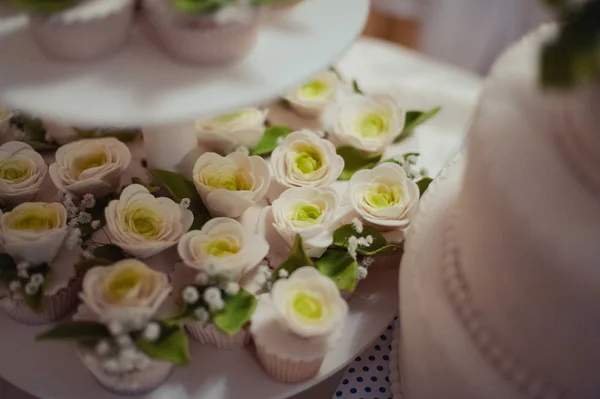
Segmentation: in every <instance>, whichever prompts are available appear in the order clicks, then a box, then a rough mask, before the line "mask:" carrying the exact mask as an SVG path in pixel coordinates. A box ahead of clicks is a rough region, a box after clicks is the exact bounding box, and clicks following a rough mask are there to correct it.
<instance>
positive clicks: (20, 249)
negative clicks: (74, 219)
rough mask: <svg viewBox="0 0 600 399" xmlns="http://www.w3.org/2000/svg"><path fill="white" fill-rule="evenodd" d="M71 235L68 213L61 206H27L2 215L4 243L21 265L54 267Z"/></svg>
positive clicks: (0, 232) (1, 239) (0, 227)
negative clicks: (53, 261) (66, 240)
mask: <svg viewBox="0 0 600 399" xmlns="http://www.w3.org/2000/svg"><path fill="white" fill-rule="evenodd" d="M66 235H67V210H66V209H65V207H64V206H63V205H62V204H59V203H43V202H26V203H24V204H21V205H18V206H16V207H15V208H14V209H13V210H12V211H10V212H6V213H4V214H0V242H1V243H2V246H3V247H4V250H5V251H6V252H7V253H8V254H9V255H10V256H12V257H13V258H14V259H15V260H16V261H17V262H21V261H26V262H29V263H31V264H32V265H39V264H42V263H50V262H51V261H52V260H53V259H54V258H55V257H56V255H57V254H58V251H59V249H60V248H61V246H62V244H63V241H64V239H65V237H66Z"/></svg>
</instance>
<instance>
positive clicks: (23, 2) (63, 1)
mask: <svg viewBox="0 0 600 399" xmlns="http://www.w3.org/2000/svg"><path fill="white" fill-rule="evenodd" d="M77 2H78V0H52V1H48V0H7V3H8V4H10V5H12V6H14V7H17V8H20V9H22V10H25V11H29V12H35V13H54V12H59V11H63V10H66V9H68V8H70V7H73V6H75V5H76V4H77Z"/></svg>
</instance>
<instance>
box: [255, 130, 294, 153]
mask: <svg viewBox="0 0 600 399" xmlns="http://www.w3.org/2000/svg"><path fill="white" fill-rule="evenodd" d="M293 131H294V130H293V129H291V128H289V127H286V126H270V127H268V128H267V129H265V132H264V133H263V136H262V138H261V139H260V141H259V142H258V144H256V146H255V147H254V148H252V149H251V150H250V155H260V156H265V155H269V154H270V153H271V152H273V150H274V149H275V148H277V141H278V140H279V138H284V137H286V136H287V135H288V134H290V133H292V132H293Z"/></svg>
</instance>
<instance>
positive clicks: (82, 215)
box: [77, 211, 92, 224]
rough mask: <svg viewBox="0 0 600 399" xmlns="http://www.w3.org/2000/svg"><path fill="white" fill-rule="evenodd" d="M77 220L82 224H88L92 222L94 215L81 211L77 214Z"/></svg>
mask: <svg viewBox="0 0 600 399" xmlns="http://www.w3.org/2000/svg"><path fill="white" fill-rule="evenodd" d="M77 221H78V222H79V223H80V224H88V223H91V222H92V215H91V214H89V213H88V212H83V211H81V212H79V215H78V216H77Z"/></svg>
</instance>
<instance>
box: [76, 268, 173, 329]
mask: <svg viewBox="0 0 600 399" xmlns="http://www.w3.org/2000/svg"><path fill="white" fill-rule="evenodd" d="M170 292H171V286H170V285H169V279H168V277H167V275H166V274H164V273H161V272H157V271H154V270H152V269H150V268H149V267H148V266H146V265H145V264H144V263H142V262H140V261H138V260H135V259H126V260H123V261H120V262H118V263H116V264H114V265H112V266H108V267H96V268H93V269H91V270H90V271H88V272H87V274H86V275H85V278H84V280H83V292H82V293H81V299H82V300H83V301H84V303H85V304H86V305H87V306H88V307H89V308H90V309H91V310H92V311H93V312H94V313H95V314H96V315H97V316H98V317H99V319H100V320H102V321H105V322H107V321H111V320H118V321H123V322H129V321H130V319H131V318H132V317H135V318H140V319H142V320H148V319H150V318H152V317H153V316H154V315H155V313H156V312H157V311H158V309H159V307H160V306H161V305H162V303H163V302H164V300H165V299H166V298H167V296H168V295H169V293H170Z"/></svg>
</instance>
